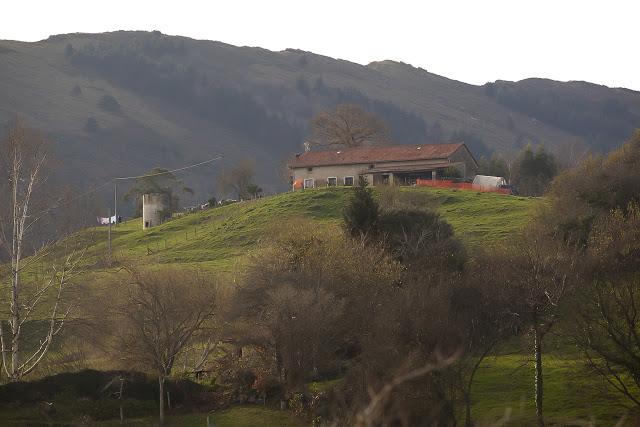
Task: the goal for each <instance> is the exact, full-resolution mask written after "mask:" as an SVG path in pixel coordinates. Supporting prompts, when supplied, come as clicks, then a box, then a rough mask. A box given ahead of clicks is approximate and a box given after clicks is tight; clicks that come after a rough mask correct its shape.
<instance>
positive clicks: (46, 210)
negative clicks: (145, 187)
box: [36, 155, 224, 216]
mask: <svg viewBox="0 0 640 427" xmlns="http://www.w3.org/2000/svg"><path fill="white" fill-rule="evenodd" d="M223 157H224V156H222V155H220V156H216V157H214V158H212V159H209V160H205V161H204V162H199V163H195V164H193V165H188V166H184V167H181V168H178V169H173V170H170V171H165V172H159V173H154V174H147V175H139V176H125V177H115V178H111V179H109V180H108V181H106V182H104V183H103V184H100V185H98V186H97V187H94V188H92V189H91V190H88V191H86V192H84V193H82V194H80V195H79V196H76V197H74V198H73V199H71V200H67V201H65V202H62V203H58V204H56V205H54V206H51V207H50V208H48V209H45V210H44V211H42V212H39V213H38V214H36V215H37V216H39V215H42V214H45V213H47V212H50V211H52V210H54V209H58V208H61V207H64V206H67V205H69V204H71V203H73V202H75V201H76V200H80V199H82V198H83V197H86V196H88V195H90V194H92V193H95V192H96V191H98V190H100V189H102V188H104V187H106V186H107V185H109V184H111V183H112V182H113V181H119V180H120V181H123V180H127V179H138V178H147V177H153V176H159V175H166V174H170V173H174V172H181V171H183V170H187V169H191V168H195V167H197V166H202V165H205V164H207V163H212V162H214V161H216V160H220V159H222V158H223Z"/></svg>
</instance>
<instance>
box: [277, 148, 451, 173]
mask: <svg viewBox="0 0 640 427" xmlns="http://www.w3.org/2000/svg"><path fill="white" fill-rule="evenodd" d="M462 146H464V143H455V144H420V145H393V146H389V147H357V148H344V149H334V150H326V151H308V152H306V153H303V154H298V155H296V157H295V158H294V159H293V160H291V161H290V162H289V167H292V168H303V167H310V166H331V165H353V164H364V163H376V162H400V161H406V160H433V159H447V158H448V157H449V156H451V155H452V154H453V153H455V152H456V151H457V150H458V149H459V148H460V147H462Z"/></svg>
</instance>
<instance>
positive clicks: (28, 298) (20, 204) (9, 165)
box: [0, 119, 82, 381]
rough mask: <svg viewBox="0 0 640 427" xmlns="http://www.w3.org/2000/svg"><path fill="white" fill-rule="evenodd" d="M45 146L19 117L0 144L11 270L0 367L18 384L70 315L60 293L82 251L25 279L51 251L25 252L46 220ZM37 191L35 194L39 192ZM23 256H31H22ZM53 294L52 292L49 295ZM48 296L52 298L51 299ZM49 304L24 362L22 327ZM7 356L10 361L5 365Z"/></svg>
mask: <svg viewBox="0 0 640 427" xmlns="http://www.w3.org/2000/svg"><path fill="white" fill-rule="evenodd" d="M48 157H49V153H48V144H47V142H46V140H45V139H44V138H43V137H42V135H40V134H38V133H36V132H34V131H31V130H30V129H28V128H27V127H26V126H25V125H24V124H23V123H22V122H21V121H20V120H19V119H18V120H16V121H15V122H14V124H13V125H12V126H11V127H10V128H9V131H8V133H7V136H6V138H5V139H4V140H3V141H2V143H1V144H0V174H1V178H0V199H1V200H0V206H2V208H0V247H2V249H4V252H5V253H6V254H7V256H8V258H9V260H10V265H11V269H10V272H9V278H10V280H9V281H10V286H9V314H8V323H9V326H10V328H11V331H10V337H9V338H10V339H9V340H8V341H7V340H6V339H5V337H4V334H3V333H2V332H3V331H2V326H3V325H2V322H1V321H0V338H1V347H2V359H3V364H4V369H5V372H6V374H7V375H8V377H9V379H10V380H11V381H18V380H20V379H21V378H22V377H23V376H24V375H27V374H28V373H30V372H31V371H33V369H34V368H35V367H36V366H37V365H38V364H39V363H40V362H41V361H42V360H43V358H44V356H45V355H46V354H47V352H48V350H49V347H50V345H51V342H52V341H53V338H54V336H56V335H57V334H58V333H59V332H60V330H61V328H62V326H63V325H64V321H65V319H66V318H67V316H68V314H69V309H70V307H69V308H67V309H66V310H63V309H62V307H61V304H62V297H63V290H64V288H65V286H66V285H67V284H68V283H69V280H70V279H71V277H72V276H73V275H74V274H75V273H76V272H77V267H78V265H79V261H80V259H81V258H82V255H81V253H79V252H76V251H71V254H69V255H67V256H66V257H62V259H63V261H62V262H54V263H52V265H51V267H50V268H49V270H50V273H49V274H48V275H47V276H48V279H46V280H45V281H44V282H43V283H34V281H33V279H31V280H30V281H26V280H24V278H23V277H24V276H25V273H26V272H27V271H28V269H29V268H31V267H33V266H35V265H37V264H38V263H39V262H41V261H43V260H44V259H45V257H46V256H47V255H48V254H49V249H50V248H47V247H45V248H42V249H41V250H39V251H38V252H36V253H35V254H29V253H27V251H26V242H27V238H28V236H29V234H30V232H31V231H33V230H34V229H35V228H36V226H37V224H38V222H39V221H40V220H41V219H42V218H43V217H45V216H46V213H47V210H46V209H45V210H41V209H42V208H43V207H44V206H42V203H40V202H42V200H43V197H42V194H41V193H42V186H43V184H44V183H45V182H46V179H47V161H48ZM39 193H40V194H39ZM28 255H32V256H30V257H28V258H27V256H28ZM54 290H55V291H54ZM51 293H53V294H54V295H53V296H52V295H51ZM45 302H47V303H50V306H51V308H50V315H49V323H48V328H47V329H46V330H45V331H43V332H44V337H42V338H41V339H40V343H39V345H38V346H36V348H35V349H27V350H26V352H27V355H26V358H25V359H23V358H22V357H23V356H24V353H25V349H23V348H22V347H23V345H22V344H23V334H22V327H23V326H24V325H25V323H26V322H28V321H31V320H33V319H32V315H33V314H34V313H35V312H36V311H38V312H39V315H40V316H41V315H42V314H41V310H42V304H43V303H45ZM7 353H9V354H10V358H9V359H10V360H9V361H7V360H6V359H7Z"/></svg>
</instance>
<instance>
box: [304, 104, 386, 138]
mask: <svg viewBox="0 0 640 427" xmlns="http://www.w3.org/2000/svg"><path fill="white" fill-rule="evenodd" d="M388 141H389V129H388V127H387V125H386V124H385V123H384V122H383V121H382V120H381V119H380V118H378V117H377V116H376V115H374V114H372V113H369V112H367V111H364V110H363V109H362V108H360V107H359V106H357V105H353V104H342V105H338V106H337V107H336V109H335V110H332V111H323V112H320V113H318V114H316V115H315V116H314V117H313V118H312V119H311V141H310V142H311V143H312V144H314V145H317V146H321V147H332V146H344V147H360V146H362V145H364V144H385V143H387V142H388Z"/></svg>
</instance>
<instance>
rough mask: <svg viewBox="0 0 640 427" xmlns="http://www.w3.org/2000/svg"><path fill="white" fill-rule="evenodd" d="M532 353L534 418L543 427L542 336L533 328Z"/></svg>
mask: <svg viewBox="0 0 640 427" xmlns="http://www.w3.org/2000/svg"><path fill="white" fill-rule="evenodd" d="M533 352H534V356H535V365H536V374H535V392H536V418H537V420H538V426H539V427H544V418H543V417H542V397H543V384H542V335H541V334H540V331H539V330H538V328H537V327H534V342H533Z"/></svg>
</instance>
